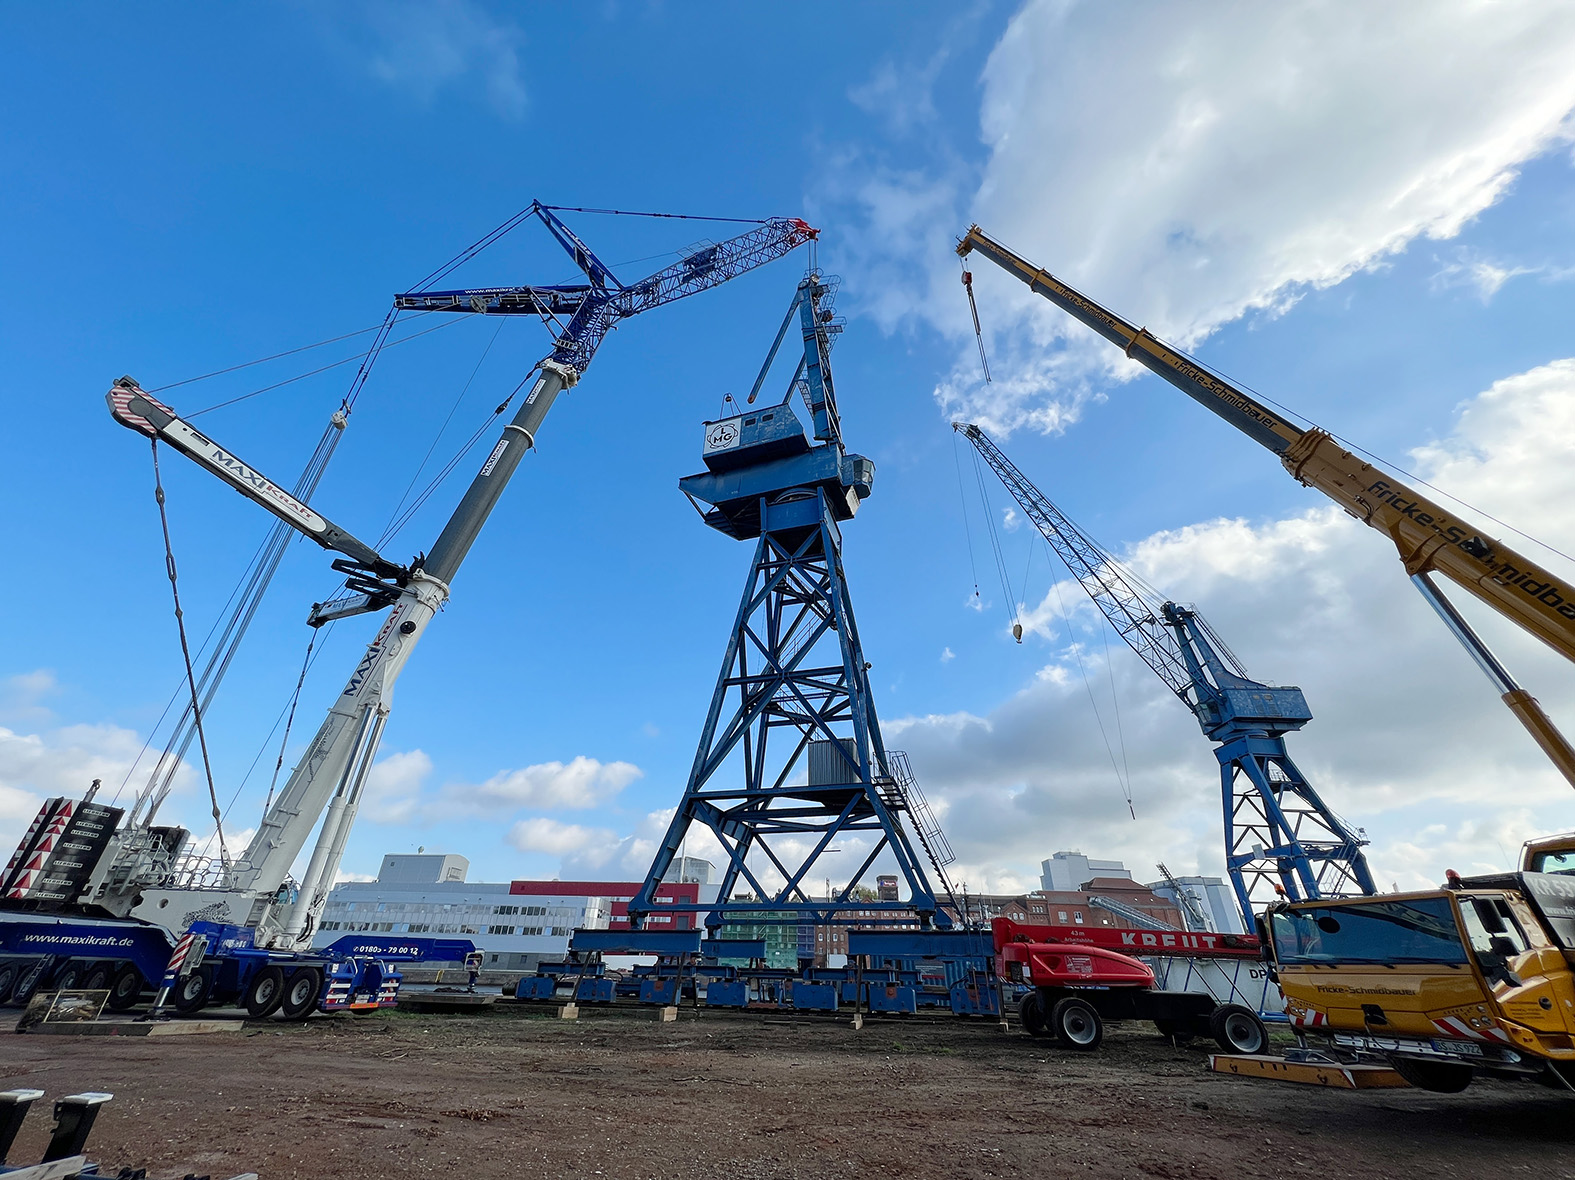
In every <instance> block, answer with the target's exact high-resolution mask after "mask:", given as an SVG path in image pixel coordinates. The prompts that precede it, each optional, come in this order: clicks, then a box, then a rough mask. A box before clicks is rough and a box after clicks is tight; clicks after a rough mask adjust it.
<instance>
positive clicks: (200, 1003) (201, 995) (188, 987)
mask: <svg viewBox="0 0 1575 1180" xmlns="http://www.w3.org/2000/svg"><path fill="white" fill-rule="evenodd" d="M212 990H213V964H212V963H203V964H202V965H201V966H199V967H197V969H196V970H194V971H193V972H192V973H191V974H190V975H188V976H186V977H185V978H184V979H177V980H176V981H175V989H174V992H173V993H172V995H171V997H170V999H171V1001H172V1002H173V1003H174V1005H175V1011H177V1012H179V1013H180V1014H181V1015H182V1016H190V1015H192V1014H193V1013H196V1012H201V1011H202V1010H203V1008H205V1007H207V1004H208V993H209V992H211V991H212Z"/></svg>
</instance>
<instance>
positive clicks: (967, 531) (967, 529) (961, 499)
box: [952, 431, 984, 610]
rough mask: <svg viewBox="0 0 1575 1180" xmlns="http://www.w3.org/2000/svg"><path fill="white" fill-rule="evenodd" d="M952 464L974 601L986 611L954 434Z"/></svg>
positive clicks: (975, 604) (971, 523)
mask: <svg viewBox="0 0 1575 1180" xmlns="http://www.w3.org/2000/svg"><path fill="white" fill-rule="evenodd" d="M952 463H953V464H954V465H955V466H956V468H957V501H958V503H959V504H961V505H962V514H963V536H964V537H965V538H966V539H967V541H968V569H969V571H970V572H971V573H972V574H973V601H974V607H975V608H976V609H978V610H983V609H984V602H983V599H981V598H980V596H979V566H978V563H977V562H975V561H974V556H973V522H972V521H971V520H970V519H969V516H968V493H967V492H966V491H965V490H964V489H963V477H962V460H961V459H959V458H958V457H957V433H956V431H953V432H952Z"/></svg>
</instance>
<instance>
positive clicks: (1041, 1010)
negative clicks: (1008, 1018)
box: [1017, 992, 1050, 1037]
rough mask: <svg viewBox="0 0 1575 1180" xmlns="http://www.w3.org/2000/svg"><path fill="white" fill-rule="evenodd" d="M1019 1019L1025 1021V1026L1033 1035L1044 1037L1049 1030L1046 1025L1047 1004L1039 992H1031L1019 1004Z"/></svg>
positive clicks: (1029, 1033) (1030, 1034)
mask: <svg viewBox="0 0 1575 1180" xmlns="http://www.w3.org/2000/svg"><path fill="white" fill-rule="evenodd" d="M1017 1016H1018V1019H1019V1020H1021V1021H1022V1022H1023V1028H1024V1030H1025V1031H1026V1032H1027V1033H1028V1035H1029V1036H1031V1037H1042V1036H1044V1035H1045V1033H1047V1032H1049V1031H1050V1030H1049V1028H1048V1027H1047V1026H1046V1025H1045V1006H1044V1004H1043V1003H1042V1002H1041V1001H1040V999H1039V993H1038V992H1029V993H1028V994H1027V995H1026V996H1024V997H1023V999H1022V1002H1021V1003H1019V1004H1018V1005H1017Z"/></svg>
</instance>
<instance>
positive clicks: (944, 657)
mask: <svg viewBox="0 0 1575 1180" xmlns="http://www.w3.org/2000/svg"><path fill="white" fill-rule="evenodd" d="M956 658H957V653H956V652H954V651H953V650H952V649H951V648H949V647H943V648H941V663H943V664H949V663H951V662H952V661H953V660H955V659H956Z"/></svg>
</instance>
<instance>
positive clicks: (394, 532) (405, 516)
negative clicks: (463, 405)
mask: <svg viewBox="0 0 1575 1180" xmlns="http://www.w3.org/2000/svg"><path fill="white" fill-rule="evenodd" d="M538 367H539V366H536V365H532V366H531V369H530V372H528V373H526V374H525V379H524V380H523V381H521V382H520V383H519V384H518V385H516V386H515V387H514V389H513V390H512V391H511V392H510V393H509V395H508V397H506V398H504V399H503V400H502V401H501V402H499V403H498V404H497V406H496V407H495V408H494V409H493V411H492V413H490V414H488V415H487V417H486V419H485V420H484V421H483V422H482V423H481V425H480V426H478V427H476V429H475V432H474V433H473V434H471V436H470V437H469V438H468V439H466V440H465V442H464V443H462V444H461V445H460V448H459V449H458V450H457V451H455V452H454V454H453V456H452V457H451V458H450V459H449V460H448V462H447V463H445V464H444V465H443V467H442V468H441V469H440V470H439V471H438V473H437V474H436V475H434V476H433V477H432V479H431V481H430V482H429V483H428V484H427V486H426V487H425V488H423V489H422V490H421V494H420V495H418V496H417V497H416V498H415V499H414V500H412V501H411V502H410V505H409V507H407V508H406V509H405V511H404V512H403V513H402V514H401V515H400V516H399V517H398V518H397V519H396V520H392V521H390V522H389V525H388V527H387V528H386V529H384V530H383V536H382V537H381V538H380V539H379V540H378V546H379V547H381V546H383V545H386V544H388V542H389V541H391V540H393V538H395V537H396V536H398V535H399V533H400V531H401V530H403V529H404V527H405V526H406V525H407V524H409V523H410V522H411V521H412V520H413V519H415V515H416V513H417V512H419V511H421V508H422V506H423V505H424V504H426V502H427V500H429V499H430V498H431V497H432V494H433V493H434V492H436V491H437V490H438V488H439V487H441V486H442V485H443V481H444V480H446V479H448V477H449V476H450V475H452V474H453V473H454V469H455V468H456V467H458V466H459V465H460V463H462V462H464V459H465V456H466V455H467V454H469V453H470V450H471V448H472V447H474V446H475V445H476V444H477V443H478V442H480V441H481V438H482V436H483V435H485V434H486V432H487V431H488V430H489V429H491V427H492V425H493V424H494V423H495V422H496V421H497V420H498V419H499V418H500V417H502V416H503V413H504V412H505V411H506V410H507V409H508V408H509V405H510V403H512V402H513V401H514V398H515V395H517V394H518V393H519V391H520V390H521V389H524V388H525V384H526V382H528V381H529V380H530V379H531V377H532V376H533V375H534V374H535V372H536V369H537V368H538Z"/></svg>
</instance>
